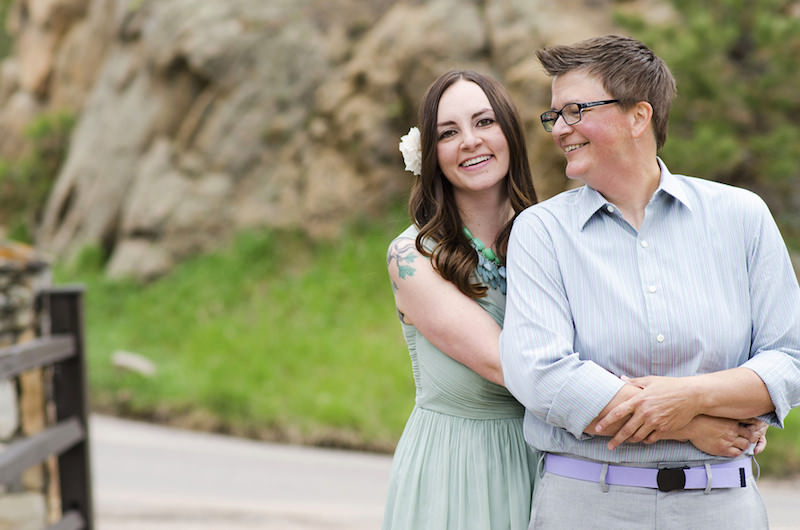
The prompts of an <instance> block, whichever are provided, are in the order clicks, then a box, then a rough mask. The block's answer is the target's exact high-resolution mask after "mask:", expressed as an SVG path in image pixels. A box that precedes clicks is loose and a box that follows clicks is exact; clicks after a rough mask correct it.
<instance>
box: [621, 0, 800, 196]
mask: <svg viewBox="0 0 800 530" xmlns="http://www.w3.org/2000/svg"><path fill="white" fill-rule="evenodd" d="M672 4H673V6H674V8H675V12H676V16H677V20H670V21H668V22H666V23H664V24H660V25H648V24H645V23H644V22H643V21H642V20H641V19H635V18H632V17H625V16H618V18H617V21H618V22H620V23H622V24H623V25H624V26H627V27H628V28H629V29H630V30H631V32H632V33H633V34H634V36H636V37H637V38H639V39H641V40H642V41H644V42H645V43H646V44H647V45H648V46H650V47H651V48H652V49H654V50H655V51H656V52H657V53H658V54H659V55H660V56H661V57H662V58H663V59H664V60H665V61H666V62H667V64H668V65H669V66H670V69H671V70H672V72H673V74H674V75H675V77H676V80H677V83H678V98H677V99H676V101H675V104H674V105H673V109H672V112H671V116H670V122H669V139H668V141H667V144H666V146H665V147H664V149H663V156H664V158H665V160H667V161H668V163H669V164H670V165H671V166H675V168H676V169H677V170H678V171H679V172H685V173H688V174H694V175H697V176H701V177H704V178H710V179H713V180H719V181H723V182H729V183H734V184H740V185H744V186H746V187H758V186H763V185H766V186H771V187H778V188H780V187H782V186H783V185H785V184H787V183H789V182H790V181H791V180H792V179H796V178H797V177H798V176H800V158H799V157H798V156H797V153H796V150H797V145H798V140H800V120H798V118H800V98H798V97H797V87H798V86H800V68H798V66H797V57H798V56H799V55H800V17H798V16H797V14H795V13H793V12H792V11H791V10H792V9H794V8H793V5H794V4H795V3H794V2H789V1H778V0H709V1H708V2H695V1H693V0H672Z"/></svg>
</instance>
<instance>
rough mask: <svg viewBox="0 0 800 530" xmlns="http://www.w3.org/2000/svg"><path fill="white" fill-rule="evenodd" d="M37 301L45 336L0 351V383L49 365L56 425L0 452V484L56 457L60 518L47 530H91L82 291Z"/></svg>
mask: <svg viewBox="0 0 800 530" xmlns="http://www.w3.org/2000/svg"><path fill="white" fill-rule="evenodd" d="M38 303H39V304H40V307H41V308H42V309H43V311H44V313H45V318H46V322H47V326H48V327H49V334H46V335H45V336H41V337H39V338H37V339H35V340H32V341H30V342H26V343H24V344H17V345H14V346H9V347H6V348H1V349H0V379H8V378H12V377H16V376H18V375H19V374H21V373H23V372H25V371H28V370H31V369H34V368H39V367H48V366H52V367H53V368H52V389H51V391H52V399H53V401H54V403H55V420H56V422H55V424H53V425H51V426H49V427H47V428H46V429H44V430H43V431H41V432H38V433H36V434H34V435H32V436H28V437H26V438H21V439H19V440H16V441H14V442H12V443H11V444H9V445H8V446H7V447H6V448H5V450H3V451H2V452H0V484H8V483H9V482H12V481H14V480H16V479H17V478H18V477H19V476H20V475H21V474H22V473H23V472H24V471H25V470H27V469H29V468H31V467H33V466H35V465H37V464H40V463H43V462H44V461H45V460H47V459H48V458H50V457H51V456H57V457H58V477H59V486H60V493H61V510H62V515H61V519H60V520H59V521H58V522H56V523H54V524H51V525H50V526H49V527H47V530H78V529H87V530H92V529H93V528H94V522H93V521H94V519H93V513H92V496H91V474H90V465H89V432H88V422H87V412H88V401H87V391H86V388H87V387H86V364H85V363H86V360H85V355H84V337H83V329H84V328H83V288H82V287H61V288H55V289H48V290H46V291H43V292H41V293H40V294H39V300H38Z"/></svg>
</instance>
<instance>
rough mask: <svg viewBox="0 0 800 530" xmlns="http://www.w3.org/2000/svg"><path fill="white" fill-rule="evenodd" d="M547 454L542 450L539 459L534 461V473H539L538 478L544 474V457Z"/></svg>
mask: <svg viewBox="0 0 800 530" xmlns="http://www.w3.org/2000/svg"><path fill="white" fill-rule="evenodd" d="M545 456H547V453H545V452H542V454H541V455H540V456H539V460H537V461H536V474H537V475H539V478H542V477H543V476H544V457H545Z"/></svg>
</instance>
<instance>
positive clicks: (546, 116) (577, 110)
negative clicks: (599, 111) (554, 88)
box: [539, 99, 619, 132]
mask: <svg viewBox="0 0 800 530" xmlns="http://www.w3.org/2000/svg"><path fill="white" fill-rule="evenodd" d="M610 103H619V100H618V99H604V100H603V101H590V102H589V103H567V104H566V105H564V106H563V107H561V110H548V111H546V112H542V115H541V116H539V119H541V120H542V126H543V127H544V130H545V131H547V132H553V126H554V125H555V124H556V121H557V120H558V117H559V116H561V117H562V118H564V123H566V124H567V125H575V124H576V123H578V122H579V121H581V119H582V118H583V109H590V108H592V107H599V106H600V105H608V104H610Z"/></svg>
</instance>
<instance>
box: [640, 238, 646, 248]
mask: <svg viewBox="0 0 800 530" xmlns="http://www.w3.org/2000/svg"><path fill="white" fill-rule="evenodd" d="M639 244H640V245H642V248H647V245H648V243H647V241H644V240H642V241H640V242H639Z"/></svg>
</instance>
